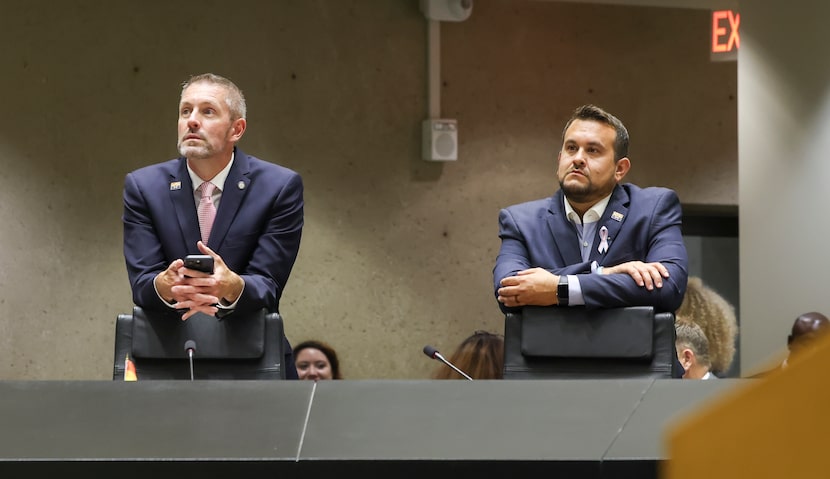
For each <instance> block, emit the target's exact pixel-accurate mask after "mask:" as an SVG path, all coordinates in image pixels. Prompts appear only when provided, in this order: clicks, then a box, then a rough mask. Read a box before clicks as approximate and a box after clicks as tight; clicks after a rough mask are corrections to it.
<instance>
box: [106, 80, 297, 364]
mask: <svg viewBox="0 0 830 479" xmlns="http://www.w3.org/2000/svg"><path fill="white" fill-rule="evenodd" d="M245 117H246V106H245V98H244V96H243V95H242V92H241V91H240V90H239V88H238V87H237V86H236V85H235V84H233V82H231V81H230V80H228V79H226V78H224V77H221V76H218V75H214V74H211V73H206V74H202V75H198V76H194V77H191V78H190V79H189V80H188V81H187V82H185V83H184V85H183V87H182V93H181V98H180V102H179V119H178V149H179V152H180V154H181V157H179V158H177V159H174V160H170V161H167V162H164V163H159V164H155V165H151V166H147V167H144V168H141V169H138V170H136V171H133V172H132V173H130V174H128V175H127V177H126V180H125V184H124V216H123V221H124V257H125V260H126V263H127V272H128V275H129V279H130V285H131V287H132V292H133V301H134V303H135V304H137V305H139V306H141V307H143V308H146V309H155V310H159V309H175V310H179V311H182V312H183V314H182V316H181V318H182V320H187V319H188V318H189V317H191V316H192V315H194V314H196V313H197V312H202V313H205V314H208V315H211V316H213V315H216V316H217V317H224V316H226V315H229V314H231V313H232V312H234V311H237V312H240V313H241V312H249V311H257V310H260V309H262V308H266V309H267V310H268V311H273V312H278V311H279V301H280V297H281V296H282V292H283V290H284V289H285V285H286V282H287V281H288V276H289V274H290V273H291V269H292V268H293V266H294V261H295V260H296V258H297V253H298V251H299V247H300V237H301V234H302V228H303V183H302V179H301V178H300V175H299V174H297V173H296V172H294V171H292V170H289V169H288V168H284V167H282V166H279V165H276V164H273V163H269V162H266V161H263V160H260V159H258V158H255V157H253V156H249V155H247V154H245V153H244V152H243V151H242V150H240V149H239V148H237V147H236V143H237V142H238V141H239V140H240V139H241V138H242V135H243V134H244V133H245V129H246V126H247V122H246V118H245ZM206 182H210V183H211V184H212V185H207V184H205V183H206ZM203 184H204V185H203ZM206 187H210V189H212V190H213V193H212V194H211V195H207V194H206V195H205V200H206V201H212V203H213V205H214V210H215V220H214V221H213V222H212V226H210V227H209V229H208V228H205V229H206V233H207V232H208V231H209V235H210V236H209V237H208V238H207V241H206V243H205V242H204V241H203V240H201V239H200V238H201V237H202V232H201V230H200V220H199V217H198V215H197V206H198V204H199V201H200V197H201V190H202V189H203V188H206ZM207 191H210V190H207ZM208 198H209V199H208ZM188 254H206V255H210V256H212V257H213V260H214V272H213V274H208V273H203V272H199V271H195V270H192V269H189V268H185V267H184V261H183V258H184V257H185V256H187V255H188ZM284 343H285V346H286V351H287V352H286V360H285V366H286V376H287V377H289V378H296V377H297V373H296V369H295V368H294V361H293V355H292V354H291V348H290V345H288V342H287V341H284Z"/></svg>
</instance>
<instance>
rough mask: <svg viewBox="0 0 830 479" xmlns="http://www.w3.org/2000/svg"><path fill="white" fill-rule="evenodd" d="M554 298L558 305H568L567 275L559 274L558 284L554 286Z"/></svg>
mask: <svg viewBox="0 0 830 479" xmlns="http://www.w3.org/2000/svg"><path fill="white" fill-rule="evenodd" d="M556 299H557V300H558V301H559V306H567V305H568V275H565V274H561V275H559V284H558V285H557V286H556Z"/></svg>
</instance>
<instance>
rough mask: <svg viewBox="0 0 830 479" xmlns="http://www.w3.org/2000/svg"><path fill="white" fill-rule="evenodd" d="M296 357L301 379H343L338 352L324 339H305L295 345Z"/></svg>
mask: <svg viewBox="0 0 830 479" xmlns="http://www.w3.org/2000/svg"><path fill="white" fill-rule="evenodd" d="M294 357H295V358H296V360H295V363H294V364H295V365H296V366H297V374H298V375H299V377H300V379H308V380H312V381H317V380H319V379H343V376H342V375H341V374H340V361H339V360H338V359H337V353H336V352H335V351H334V348H332V347H331V346H329V345H328V344H326V343H324V342H322V341H316V340H309V341H303V342H302V343H300V344H298V345H296V346H295V347H294Z"/></svg>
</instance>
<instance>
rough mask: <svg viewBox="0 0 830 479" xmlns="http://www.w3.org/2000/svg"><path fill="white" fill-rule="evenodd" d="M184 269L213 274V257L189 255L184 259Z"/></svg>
mask: <svg viewBox="0 0 830 479" xmlns="http://www.w3.org/2000/svg"><path fill="white" fill-rule="evenodd" d="M184 267H185V268H190V269H195V270H196V271H201V272H203V273H210V274H213V256H210V255H206V254H189V255H187V256H185V257H184Z"/></svg>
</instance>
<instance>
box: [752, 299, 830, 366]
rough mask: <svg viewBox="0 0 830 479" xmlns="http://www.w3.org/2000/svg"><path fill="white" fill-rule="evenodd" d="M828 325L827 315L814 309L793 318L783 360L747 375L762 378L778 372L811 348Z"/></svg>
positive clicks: (827, 329)
mask: <svg viewBox="0 0 830 479" xmlns="http://www.w3.org/2000/svg"><path fill="white" fill-rule="evenodd" d="M828 326H830V320H828V319H827V316H825V315H823V314H821V313H818V312H815V311H812V312H809V313H804V314H802V315H800V316H799V317H797V318H795V322H793V327H792V331H791V332H790V334H789V335H788V336H787V349H788V354H787V357H786V358H785V359H784V361H783V362H782V363H781V364H780V365H779V366H778V367H775V368H772V369H769V370H766V371H761V372H759V373H756V374H753V375H751V376H749V377H750V378H763V377H766V376H768V375H770V374H772V373H774V372H780V371H781V370H783V369H784V368H786V367H787V365H788V364H790V363H792V362H793V361H794V360H795V359H796V358H797V357H798V356H799V355H801V354H802V353H804V352H806V351H807V350H809V349H811V347H812V346H813V345H814V344H815V342H816V339H817V338H818V337H819V336H822V335H824V334H826V333H827V332H828V331H830V328H828Z"/></svg>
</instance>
